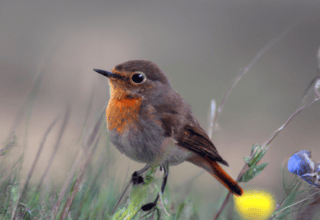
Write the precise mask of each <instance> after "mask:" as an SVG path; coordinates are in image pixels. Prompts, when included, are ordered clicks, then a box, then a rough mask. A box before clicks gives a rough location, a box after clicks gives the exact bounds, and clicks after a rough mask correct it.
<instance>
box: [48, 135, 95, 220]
mask: <svg viewBox="0 0 320 220" xmlns="http://www.w3.org/2000/svg"><path fill="white" fill-rule="evenodd" d="M99 140H100V134H99V135H98V137H97V140H96V143H95V144H94V147H93V149H92V150H91V152H90V154H89V155H88V157H87V160H86V161H85V163H84V164H83V166H82V168H81V170H80V172H79V176H78V177H77V180H76V181H75V185H74V188H73V191H72V194H71V196H70V197H69V198H68V199H67V201H66V204H65V206H64V209H63V211H62V214H61V218H60V220H64V219H65V218H66V217H67V214H68V212H69V209H70V206H71V205H72V202H73V200H74V198H75V196H76V195H77V193H78V191H79V189H80V184H81V181H82V177H83V175H84V173H85V171H86V168H87V167H88V165H89V163H90V162H91V160H92V157H93V155H94V152H95V150H96V149H97V146H98V143H99ZM52 219H55V216H52Z"/></svg>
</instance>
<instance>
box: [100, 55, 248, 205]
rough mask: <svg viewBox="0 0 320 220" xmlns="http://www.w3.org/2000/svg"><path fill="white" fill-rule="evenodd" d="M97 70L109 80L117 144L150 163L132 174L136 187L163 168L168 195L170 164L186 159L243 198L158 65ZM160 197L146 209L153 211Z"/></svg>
mask: <svg viewBox="0 0 320 220" xmlns="http://www.w3.org/2000/svg"><path fill="white" fill-rule="evenodd" d="M94 71H96V72H98V73H100V74H102V75H104V76H106V77H108V79H109V82H110V86H111V98H110V100H109V103H108V107H107V110H106V116H107V128H108V132H109V135H110V138H111V141H112V143H113V145H114V146H115V147H116V148H117V149H118V150H119V151H120V152H121V153H124V154H125V155H126V156H127V157H129V158H131V159H132V160H135V161H137V162H141V163H146V164H147V166H146V167H145V168H144V169H142V170H140V171H137V172H135V173H134V174H133V177H132V181H133V183H140V182H143V179H142V177H140V174H141V173H142V172H144V171H146V170H147V169H148V168H149V167H150V165H160V167H162V168H164V171H165V177H164V181H163V184H162V187H161V192H163V190H164V188H165V185H166V182H167V177H168V166H169V165H177V164H180V163H182V162H183V161H185V160H186V161H189V162H191V163H193V164H195V165H197V166H199V167H202V168H204V169H205V170H206V171H208V172H209V173H210V174H211V175H212V176H214V177H215V178H216V179H217V180H219V181H220V183H222V184H223V185H224V186H225V187H226V188H227V189H228V190H230V192H232V193H233V194H235V195H237V196H240V195H242V194H243V190H242V189H241V187H240V186H239V185H238V184H237V182H236V181H234V180H233V179H232V178H231V177H230V176H229V175H228V174H227V173H226V172H225V171H224V170H223V169H222V168H221V167H220V165H219V164H218V163H221V164H223V165H227V166H228V163H227V162H226V161H225V160H224V159H222V157H221V156H220V155H219V153H218V151H217V149H216V148H215V146H214V145H213V143H212V142H211V140H210V139H209V137H208V135H207V134H206V132H205V131H204V130H203V129H202V128H201V127H200V124H199V123H198V121H197V120H196V119H195V117H194V115H193V114H192V111H191V107H190V105H188V104H187V103H186V102H185V101H184V100H183V98H182V97H181V96H180V95H179V94H178V93H177V92H176V91H175V90H174V89H173V88H172V87H171V85H170V83H169V80H168V78H167V76H166V75H165V74H164V73H163V72H162V71H161V70H160V68H159V67H158V66H157V65H156V64H154V63H152V62H151V61H146V60H131V61H127V62H125V63H122V64H119V65H117V66H116V67H115V68H114V69H113V70H112V72H109V71H105V70H97V69H94ZM158 197H159V195H158ZM158 197H157V199H156V200H155V201H154V202H153V203H149V204H146V205H144V206H143V207H142V209H143V210H149V209H151V208H153V207H154V206H155V205H156V202H157V200H158Z"/></svg>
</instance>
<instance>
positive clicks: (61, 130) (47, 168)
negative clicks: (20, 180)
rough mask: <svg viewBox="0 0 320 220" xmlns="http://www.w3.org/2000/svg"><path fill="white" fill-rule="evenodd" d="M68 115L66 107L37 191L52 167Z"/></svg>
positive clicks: (68, 109) (68, 110) (68, 108)
mask: <svg viewBox="0 0 320 220" xmlns="http://www.w3.org/2000/svg"><path fill="white" fill-rule="evenodd" d="M69 115H70V107H69V106H68V107H67V110H66V114H65V116H64V119H63V122H62V125H61V128H60V131H59V134H58V138H57V141H56V143H55V146H54V149H53V152H52V154H51V157H50V159H49V163H48V165H47V167H46V169H45V171H44V173H43V175H42V177H41V179H40V181H39V184H38V186H37V191H38V190H39V189H40V187H41V185H42V182H43V180H44V178H45V177H46V175H47V174H48V171H49V169H50V167H51V165H52V162H53V159H54V158H55V156H56V153H57V151H58V148H59V145H60V142H61V139H62V136H63V134H64V131H65V129H66V127H67V123H68V120H69Z"/></svg>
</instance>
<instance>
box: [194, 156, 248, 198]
mask: <svg viewBox="0 0 320 220" xmlns="http://www.w3.org/2000/svg"><path fill="white" fill-rule="evenodd" d="M188 161H190V162H191V163H193V164H195V165H198V166H200V167H202V168H204V169H205V170H207V171H208V172H209V173H210V174H211V175H212V176H213V177H215V178H216V179H217V180H218V181H219V182H220V183H222V184H223V185H224V186H225V187H226V188H227V189H228V190H229V191H230V192H231V193H233V194H234V195H236V196H241V195H242V194H243V189H242V188H241V187H240V186H239V185H238V183H237V182H236V181H234V180H233V179H232V177H230V176H229V175H228V174H227V173H226V172H225V171H224V170H223V169H222V167H221V166H220V165H219V164H218V163H217V162H216V161H211V160H210V159H209V158H208V157H204V158H203V157H200V156H196V157H192V158H189V159H188Z"/></svg>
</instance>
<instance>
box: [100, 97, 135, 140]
mask: <svg viewBox="0 0 320 220" xmlns="http://www.w3.org/2000/svg"><path fill="white" fill-rule="evenodd" d="M140 105H141V98H139V99H110V101H109V103H108V107H107V110H106V115H107V123H108V125H107V126H108V129H110V130H113V129H117V132H119V133H120V134H122V133H123V132H124V131H126V130H127V129H128V128H129V126H130V125H131V126H134V122H136V121H137V119H138V113H139V110H140Z"/></svg>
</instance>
